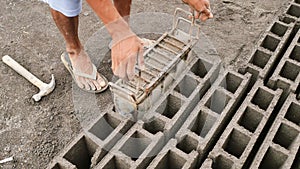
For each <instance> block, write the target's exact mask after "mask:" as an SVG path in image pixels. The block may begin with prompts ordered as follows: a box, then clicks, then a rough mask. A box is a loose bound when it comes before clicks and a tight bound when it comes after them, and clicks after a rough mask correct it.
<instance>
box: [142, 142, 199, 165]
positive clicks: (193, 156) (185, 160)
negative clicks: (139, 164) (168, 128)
mask: <svg viewBox="0 0 300 169" xmlns="http://www.w3.org/2000/svg"><path fill="white" fill-rule="evenodd" d="M182 148H183V149H182ZM197 158H198V152H196V151H195V150H192V151H190V152H187V149H185V148H184V147H182V145H180V143H177V140H176V139H171V140H169V141H168V143H167V144H166V145H165V146H164V148H163V149H162V150H161V151H160V152H159V154H158V155H157V156H156V157H155V158H154V159H153V160H152V162H151V163H150V164H149V166H148V167H147V169H166V168H172V169H194V168H195V167H196V163H197Z"/></svg>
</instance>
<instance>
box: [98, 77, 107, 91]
mask: <svg viewBox="0 0 300 169" xmlns="http://www.w3.org/2000/svg"><path fill="white" fill-rule="evenodd" d="M97 82H98V84H99V86H100V87H101V88H102V87H105V86H106V82H105V80H104V79H103V78H102V77H101V76H100V74H99V73H98V74H97Z"/></svg>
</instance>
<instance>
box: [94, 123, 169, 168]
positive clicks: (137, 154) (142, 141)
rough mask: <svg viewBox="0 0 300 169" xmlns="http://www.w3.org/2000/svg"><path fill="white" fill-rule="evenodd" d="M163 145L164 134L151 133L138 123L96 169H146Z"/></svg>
mask: <svg viewBox="0 0 300 169" xmlns="http://www.w3.org/2000/svg"><path fill="white" fill-rule="evenodd" d="M163 145H164V136H163V133H162V132H157V133H156V134H152V133H149V132H148V131H146V130H145V129H143V122H141V121H138V122H137V123H136V124H135V125H134V126H132V127H131V128H130V130H129V131H128V132H127V133H125V135H124V136H123V137H122V138H121V139H120V140H119V141H118V142H117V143H116V145H115V146H114V147H113V148H112V149H111V150H110V152H109V153H108V154H107V155H106V156H105V157H104V158H103V159H102V160H101V161H100V162H99V164H98V165H97V166H96V167H95V168H112V167H113V168H122V169H127V168H145V167H146V166H147V165H149V163H150V162H151V160H152V159H153V158H154V157H155V155H157V154H158V152H159V151H160V150H161V149H162V147H163Z"/></svg>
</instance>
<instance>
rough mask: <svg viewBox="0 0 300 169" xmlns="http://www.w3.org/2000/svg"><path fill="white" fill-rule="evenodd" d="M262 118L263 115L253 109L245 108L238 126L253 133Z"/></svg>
mask: <svg viewBox="0 0 300 169" xmlns="http://www.w3.org/2000/svg"><path fill="white" fill-rule="evenodd" d="M262 118H263V115H262V114H261V113H259V112H258V111H256V110H254V109H253V108H250V107H247V108H246V109H245V111H244V113H243V115H242V116H241V117H240V119H239V121H238V124H239V125H240V126H243V127H244V128H245V129H247V130H249V131H250V132H252V133H254V132H255V130H256V128H257V126H258V125H259V123H260V122H261V120H262Z"/></svg>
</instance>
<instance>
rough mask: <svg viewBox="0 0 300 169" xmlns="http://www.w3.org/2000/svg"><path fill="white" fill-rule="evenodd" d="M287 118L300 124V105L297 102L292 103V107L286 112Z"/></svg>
mask: <svg viewBox="0 0 300 169" xmlns="http://www.w3.org/2000/svg"><path fill="white" fill-rule="evenodd" d="M285 118H286V119H288V120H289V121H291V122H293V123H295V124H296V125H298V126H300V105H298V104H296V103H292V104H290V107H289V108H288V110H287V113H286V114H285Z"/></svg>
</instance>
